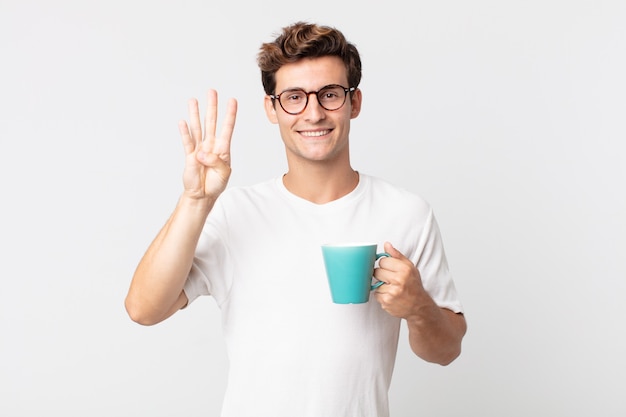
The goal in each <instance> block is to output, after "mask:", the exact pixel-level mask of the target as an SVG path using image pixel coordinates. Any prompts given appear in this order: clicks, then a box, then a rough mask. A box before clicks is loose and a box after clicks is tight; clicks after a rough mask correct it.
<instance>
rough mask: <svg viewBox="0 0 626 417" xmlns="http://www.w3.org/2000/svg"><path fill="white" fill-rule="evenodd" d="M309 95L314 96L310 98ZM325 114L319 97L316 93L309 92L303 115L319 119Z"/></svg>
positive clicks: (310, 118)
mask: <svg viewBox="0 0 626 417" xmlns="http://www.w3.org/2000/svg"><path fill="white" fill-rule="evenodd" d="M311 95H313V97H315V98H314V99H313V98H311ZM325 116H326V113H325V112H324V108H323V107H322V105H321V104H320V101H319V98H318V97H317V93H309V100H308V103H307V106H306V108H305V109H304V117H305V118H306V119H307V120H314V121H315V120H321V119H323V118H324V117H325Z"/></svg>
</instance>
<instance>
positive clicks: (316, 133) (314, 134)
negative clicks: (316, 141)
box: [300, 129, 330, 138]
mask: <svg viewBox="0 0 626 417" xmlns="http://www.w3.org/2000/svg"><path fill="white" fill-rule="evenodd" d="M329 133H330V129H326V130H316V131H310V130H307V131H302V132H300V134H301V135H302V136H306V137H309V138H317V137H320V136H324V135H328V134H329Z"/></svg>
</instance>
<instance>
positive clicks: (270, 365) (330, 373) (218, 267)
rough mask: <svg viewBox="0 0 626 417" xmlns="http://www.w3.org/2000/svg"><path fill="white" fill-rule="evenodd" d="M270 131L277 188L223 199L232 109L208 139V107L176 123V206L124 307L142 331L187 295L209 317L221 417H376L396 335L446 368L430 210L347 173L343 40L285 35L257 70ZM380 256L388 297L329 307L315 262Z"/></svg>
mask: <svg viewBox="0 0 626 417" xmlns="http://www.w3.org/2000/svg"><path fill="white" fill-rule="evenodd" d="M258 63H259V67H260V68H261V73H262V81H263V86H264V88H265V92H266V93H267V96H266V97H265V112H266V114H267V117H268V119H269V120H270V121H271V122H272V123H274V124H277V125H278V128H279V130H280V135H281V137H282V140H283V142H284V145H285V151H286V156H287V162H288V172H287V173H286V174H284V175H283V176H281V177H279V178H276V179H273V180H270V181H266V182H263V183H261V184H258V185H255V186H251V187H233V188H229V189H228V190H227V189H226V186H227V182H228V178H229V175H230V140H231V136H232V133H233V128H234V125H235V115H236V107H237V103H236V102H235V101H234V100H230V101H229V103H228V106H227V114H226V116H225V120H224V124H223V129H222V131H221V133H220V134H219V135H216V133H215V130H216V114H217V93H216V92H215V91H209V93H208V110H207V113H206V121H205V131H204V134H203V131H202V126H201V123H200V116H199V111H198V103H197V101H195V100H192V101H190V104H189V112H190V119H191V120H190V126H188V125H187V124H186V123H185V122H181V123H180V133H181V136H182V140H183V145H184V148H185V153H186V164H185V169H184V177H183V183H184V191H183V193H182V195H181V197H180V199H179V202H178V204H177V206H176V209H175V210H174V213H173V214H172V216H171V217H170V218H169V220H168V221H167V223H166V224H165V226H164V227H163V229H162V230H161V231H160V233H159V234H158V236H157V237H156V238H155V240H154V242H153V243H152V244H151V245H150V247H149V248H148V250H147V252H146V254H145V256H144V257H143V259H142V260H141V262H140V263H139V265H138V267H137V270H136V272H135V275H134V277H133V280H132V283H131V286H130V290H129V293H128V296H127V299H126V308H127V310H128V312H129V314H130V316H131V318H132V319H133V320H135V321H137V322H139V323H141V324H146V325H150V324H155V323H158V322H160V321H162V320H164V319H166V318H167V317H169V316H170V315H171V314H173V313H174V312H176V311H178V310H179V309H181V308H183V307H185V306H187V305H188V304H189V303H190V302H191V301H193V300H194V299H195V298H196V297H198V296H199V295H209V294H210V295H212V296H213V297H214V298H215V300H216V302H217V304H218V305H219V307H220V309H221V311H222V314H223V333H224V336H225V338H226V344H227V350H228V356H229V359H230V370H229V378H228V387H227V392H226V396H225V399H224V404H223V410H222V416H223V417H247V416H251V417H252V416H253V417H263V416H271V417H282V416H284V417H293V416H299V417H304V416H310V417H329V416H333V417H335V416H336V417H338V416H342V417H347V416H359V417H374V416H375V417H385V416H388V414H389V410H388V396H387V394H388V389H389V385H390V382H391V375H392V371H393V365H394V362H395V356H396V349H397V343H398V335H399V329H400V325H401V321H402V320H404V321H406V323H407V325H408V329H409V344H410V346H411V348H412V350H413V351H414V352H415V354H416V355H418V356H419V357H421V358H423V359H424V360H426V361H429V362H435V363H439V364H442V365H446V364H448V363H450V362H451V361H453V360H454V359H455V358H456V357H457V356H458V355H459V354H460V349H461V340H462V338H463V336H464V334H465V329H466V324H465V319H464V317H463V315H462V307H461V304H460V302H459V300H458V298H457V294H456V290H455V288H454V284H453V281H452V278H451V276H450V273H449V271H448V267H447V263H446V258H445V254H444V249H443V245H442V241H441V237H440V234H439V230H438V227H437V223H436V221H435V218H434V216H433V213H432V210H431V208H430V207H429V205H428V204H427V203H426V202H425V201H423V200H422V199H421V198H420V197H418V196H416V195H414V194H411V193H408V192H406V191H404V190H401V189H398V188H396V187H394V186H392V185H391V184H389V183H387V182H385V181H383V180H380V179H377V178H374V177H371V176H368V175H365V174H363V173H359V172H357V171H355V170H354V169H353V168H352V166H351V164H350V153H349V133H350V121H351V120H352V119H354V118H356V117H357V116H358V115H359V112H360V109H361V102H362V95H361V91H360V90H359V89H358V85H359V82H360V78H361V61H360V58H359V54H358V52H357V50H356V48H355V47H354V46H353V45H352V44H350V43H348V42H347V41H346V39H345V38H344V36H343V35H342V34H341V32H339V31H337V30H335V29H333V28H329V27H324V26H317V25H312V24H306V23H296V24H294V25H291V26H289V27H286V28H283V32H282V34H281V35H280V36H279V37H278V38H277V39H276V40H275V41H274V42H271V43H267V44H264V45H263V46H262V47H261V51H260V53H259V56H258ZM348 241H351V242H353V241H369V242H379V243H383V242H384V246H383V248H384V250H385V251H386V252H388V253H389V254H390V255H391V257H388V258H383V259H381V260H380V263H379V267H378V268H376V270H375V274H374V275H375V277H376V279H378V280H380V281H384V282H385V283H386V284H385V285H382V286H381V287H379V288H378V289H376V290H375V291H374V293H373V297H372V299H371V300H370V301H369V302H368V303H363V304H355V305H339V304H333V303H332V301H331V300H330V294H329V290H328V284H327V281H326V277H325V272H324V266H323V261H322V257H321V249H320V246H321V245H322V244H323V243H327V242H348Z"/></svg>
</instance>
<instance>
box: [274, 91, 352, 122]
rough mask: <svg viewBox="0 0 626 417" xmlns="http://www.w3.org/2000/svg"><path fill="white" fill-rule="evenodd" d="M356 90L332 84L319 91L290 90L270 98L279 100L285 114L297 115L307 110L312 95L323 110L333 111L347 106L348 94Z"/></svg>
mask: <svg viewBox="0 0 626 417" xmlns="http://www.w3.org/2000/svg"><path fill="white" fill-rule="evenodd" d="M354 90H356V87H350V88H346V87H343V86H341V85H338V84H331V85H327V86H326V87H322V88H320V89H319V90H317V91H308V92H307V91H304V90H303V89H301V88H290V89H289V90H285V91H283V92H282V93H280V94H276V95H275V94H270V95H269V96H270V98H271V99H272V100H278V102H279V103H280V107H282V108H283V110H284V111H285V113H289V114H291V115H296V114H300V113H302V112H303V111H304V109H306V106H307V105H308V104H309V96H310V95H311V94H315V95H316V96H317V102H318V103H319V104H320V106H322V108H323V109H325V110H328V111H333V110H339V109H340V108H341V107H342V106H343V105H344V104H345V102H346V97H347V95H348V93H351V92H353V91H354Z"/></svg>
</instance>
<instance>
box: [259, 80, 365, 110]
mask: <svg viewBox="0 0 626 417" xmlns="http://www.w3.org/2000/svg"><path fill="white" fill-rule="evenodd" d="M336 87H339V88H342V89H343V92H344V93H346V95H345V96H343V102H342V103H341V105H340V106H339V107H337V108H335V109H329V108H326V107H325V106H324V105H323V104H322V101H321V100H320V97H319V93H320V92H322V91H324V90H326V89H328V88H336ZM354 90H356V87H344V86H343V85H339V84H329V85H325V86H324V87H322V88H320V89H319V90H317V91H305V90H304V89H302V88H290V89H288V90H285V91H282V92H281V93H280V94H268V95H269V97H270V98H271V99H272V100H278V104H280V108H281V109H283V111H284V112H285V113H287V114H291V115H292V116H295V115H298V114H301V113H303V112H304V111H305V110H306V107H307V106H308V105H309V96H310V95H311V94H315V97H317V102H318V103H319V105H320V107H321V108H323V109H324V110H326V111H335V110H339V109H340V108H342V107H343V105H344V104H346V98H347V97H348V93H352V92H353V91H354ZM294 91H301V92H303V93H304V94H305V96H306V101H305V102H304V107H303V108H302V110H300V111H299V112H295V113H294V112H290V111H287V110H286V109H285V108H284V107H283V103H282V102H281V101H280V97H281V96H282V95H283V94H285V93H293V92H294Z"/></svg>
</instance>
